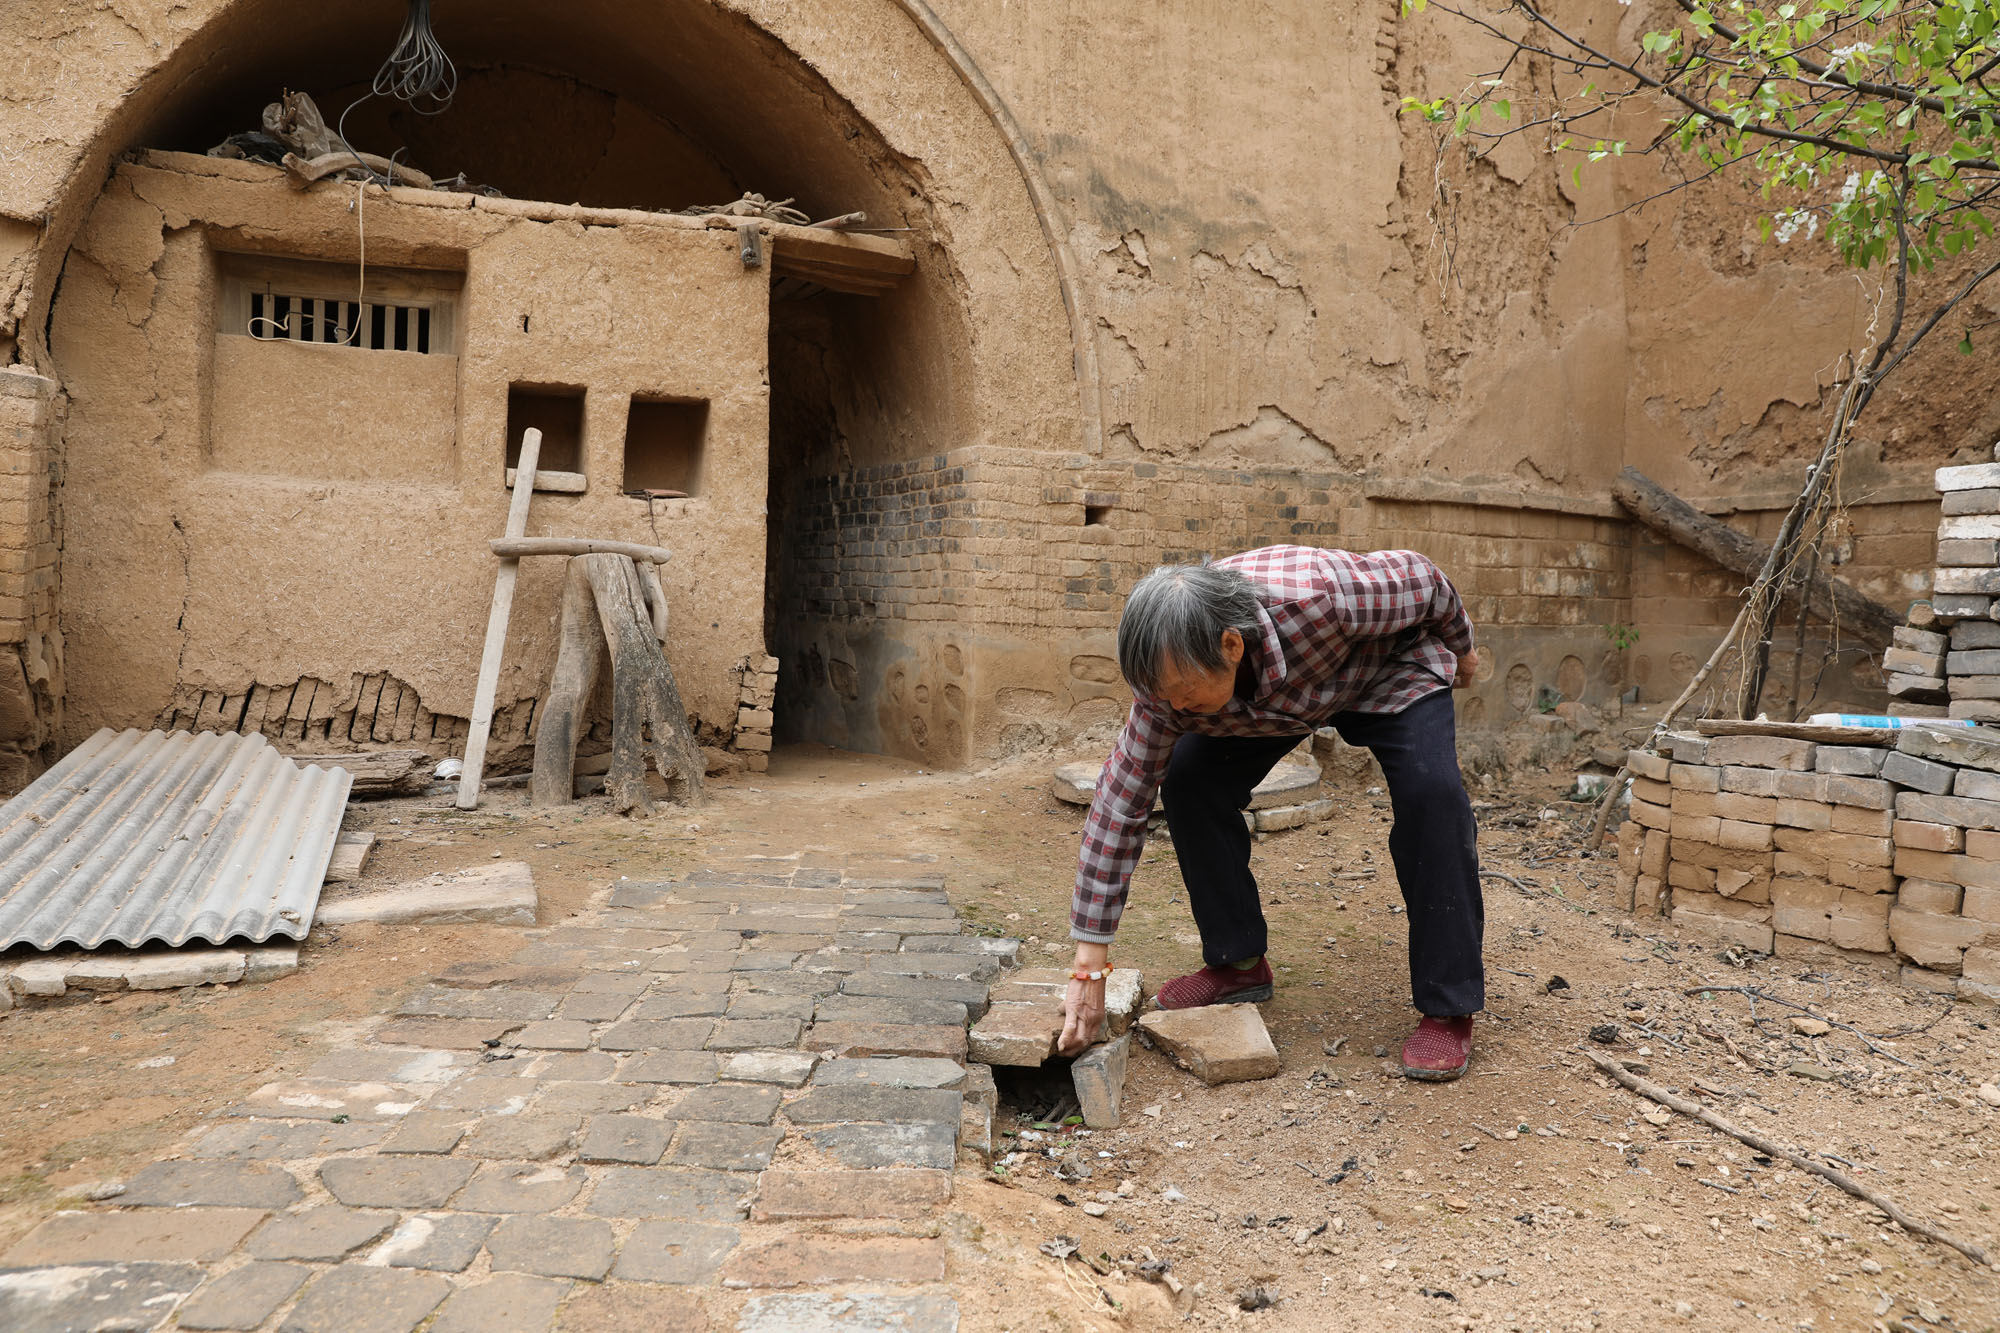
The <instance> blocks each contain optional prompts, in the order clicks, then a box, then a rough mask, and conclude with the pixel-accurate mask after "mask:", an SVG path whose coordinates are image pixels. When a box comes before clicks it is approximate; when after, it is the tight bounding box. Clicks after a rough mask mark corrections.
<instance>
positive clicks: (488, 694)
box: [458, 426, 542, 810]
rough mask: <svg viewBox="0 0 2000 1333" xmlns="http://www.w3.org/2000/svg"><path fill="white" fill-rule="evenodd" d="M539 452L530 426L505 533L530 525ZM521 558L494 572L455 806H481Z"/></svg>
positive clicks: (536, 435)
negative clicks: (483, 774)
mask: <svg viewBox="0 0 2000 1333" xmlns="http://www.w3.org/2000/svg"><path fill="white" fill-rule="evenodd" d="M541 457H542V433H541V432H540V431H539V430H536V429H535V428H534V427H533V426H530V427H528V429H527V430H526V431H525V432H523V433H522V435H521V461H520V463H519V464H518V465H517V466H516V467H515V469H514V498H513V501H512V502H511V503H510V504H509V505H508V506H507V535H508V536H509V537H519V536H521V535H522V534H523V533H525V532H527V530H528V501H530V500H532V499H533V498H534V495H535V464H536V463H538V462H540V461H541ZM520 571H521V562H520V560H519V559H518V558H515V557H513V556H502V557H500V572H499V573H498V574H496V575H494V576H493V609H492V610H491V611H490V612H488V613H487V616H486V646H485V648H484V649H482V650H481V652H480V654H479V688H478V689H477V690H476V691H475V692H474V694H473V696H472V729H471V731H470V733H469V734H468V735H467V736H466V738H465V772H464V773H463V774H461V775H460V776H459V779H458V808H459V809H461V810H472V809H476V808H478V805H479V775H480V772H481V770H483V769H484V768H485V767H486V741H487V738H488V737H489V736H490V735H491V734H492V731H493V696H494V694H495V693H496V692H497V691H498V690H499V688H500V658H501V656H502V655H503V654H504V653H505V652H506V651H507V620H508V618H509V617H510V616H512V615H513V613H514V577H515V575H517V574H519V573H520Z"/></svg>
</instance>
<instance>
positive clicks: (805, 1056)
mask: <svg viewBox="0 0 2000 1333" xmlns="http://www.w3.org/2000/svg"><path fill="white" fill-rule="evenodd" d="M817 1063H819V1057H818V1056H817V1055H815V1054H813V1053H812V1052H811V1051H736V1052H733V1053H732V1054H729V1055H725V1056H723V1057H722V1070H721V1072H722V1077H724V1078H726V1079H731V1080H734V1081H736V1082H739V1083H769V1084H772V1085H774V1086H777V1087H781V1088H796V1087H798V1086H799V1085H800V1084H802V1083H804V1082H805V1081H806V1076H807V1075H809V1074H811V1073H812V1071H813V1066H814V1065H815V1064H817Z"/></svg>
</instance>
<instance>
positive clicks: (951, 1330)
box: [736, 1292, 958, 1333]
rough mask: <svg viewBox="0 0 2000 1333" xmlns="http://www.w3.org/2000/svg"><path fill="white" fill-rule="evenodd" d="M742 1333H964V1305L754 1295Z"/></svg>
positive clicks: (868, 1296)
mask: <svg viewBox="0 0 2000 1333" xmlns="http://www.w3.org/2000/svg"><path fill="white" fill-rule="evenodd" d="M736 1328H737V1333H799V1331H800V1330H804V1329H812V1330H814V1333H958V1303H957V1302H955V1301H953V1300H952V1299H951V1297H949V1296H946V1295H943V1294H940V1293H935V1292H922V1293H918V1294H916V1295H900V1294H881V1293H873V1292H870V1293H858V1294H854V1295H848V1294H844V1293H843V1294H840V1295H830V1294H824V1293H820V1292H786V1293H784V1294H782V1295H772V1296H754V1297H752V1298H751V1299H750V1300H749V1301H748V1302H746V1303H745V1305H744V1307H743V1315H742V1318H741V1319H739V1320H738V1321H737V1324H736Z"/></svg>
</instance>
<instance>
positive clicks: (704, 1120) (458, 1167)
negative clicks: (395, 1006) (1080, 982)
mask: <svg viewBox="0 0 2000 1333" xmlns="http://www.w3.org/2000/svg"><path fill="white" fill-rule="evenodd" d="M735 864H747V865H749V866H750V867H751V868H750V869H748V870H720V869H717V870H706V871H698V872H695V873H692V874H690V875H689V876H687V877H686V878H685V879H681V880H674V881H661V882H652V883H638V882H621V883H620V884H618V885H616V886H615V887H614V888H613V889H612V891H611V892H610V894H609V897H608V901H607V902H606V903H605V905H604V906H603V907H601V908H599V909H597V910H596V911H594V912H593V913H592V914H590V915H589V916H586V917H578V918H575V919H573V920H572V921H571V922H569V923H567V924H564V925H561V926H557V927H554V928H549V929H543V930H538V931H534V932H530V933H529V939H530V941H531V942H530V943H528V944H527V945H526V947H524V948H523V949H521V950H520V951H519V952H518V953H516V954H515V955H514V957H513V958H512V959H510V960H508V961H505V962H499V963H490V964H488V963H481V964H472V965H462V966H460V967H457V968H453V969H451V970H449V971H448V972H447V973H446V974H444V975H443V976H441V977H438V978H434V979H431V980H430V981H429V982H427V983H426V984H424V985H422V986H420V987H419V988H417V989H416V990H415V991H414V993H412V994H411V995H410V996H409V997H408V998H407V999H406V1000H405V1001H404V1003H403V1004H402V1005H401V1007H400V1009H399V1010H398V1012H397V1013H395V1014H393V1015H387V1016H384V1018H383V1019H382V1020H381V1022H380V1023H379V1024H378V1025H377V1026H376V1028H375V1030H374V1032H373V1033H372V1035H371V1036H370V1038H369V1039H368V1040H367V1041H366V1042H365V1043H364V1044H361V1045H357V1046H354V1047H352V1048H349V1049H343V1050H336V1051H333V1052H331V1053H329V1054H328V1055H327V1056H326V1057H325V1058H323V1059H321V1060H320V1061H319V1062H318V1063H317V1064H316V1065H314V1066H313V1067H312V1068H311V1069H309V1070H308V1071H307V1072H306V1074H305V1075H304V1076H303V1077H300V1078H297V1079H291V1080H287V1081H284V1082H280V1083H272V1084H267V1085H266V1086H264V1087H262V1088H259V1089H258V1090H257V1091H255V1092H254V1093H252V1094H251V1095H250V1096H249V1097H248V1098H246V1099H245V1100H244V1101H242V1102H241V1103H239V1104H237V1105H235V1106H231V1107H229V1108H227V1109H225V1110H223V1111H222V1112H220V1113H219V1114H218V1115H217V1116H215V1117H214V1118H213V1119H212V1120H211V1121H210V1122H209V1123H207V1124H206V1125H205V1126H204V1127H203V1128H202V1129H201V1130H199V1131H198V1132H197V1133H196V1134H195V1136H194V1137H193V1138H192V1140H191V1141H190V1142H189V1143H188V1144H186V1145H185V1146H184V1148H183V1149H182V1152H181V1154H180V1156H179V1157H178V1158H177V1159H174V1160H169V1161H162V1162H156V1163H154V1164H153V1165H151V1166H148V1167H146V1168H145V1169H144V1170H142V1171H140V1172H138V1173H137V1174H136V1175H134V1176H133V1177H132V1179H131V1180H130V1181H129V1182H127V1184H126V1188H125V1190H124V1192H123V1193H122V1194H119V1195H117V1196H116V1197H114V1198H111V1199H108V1200H106V1201H105V1202H104V1203H102V1204H100V1205H93V1206H89V1207H87V1208H83V1209H79V1210H77V1211H70V1212H64V1213H60V1214H58V1215H56V1216H54V1217H52V1218H50V1219H48V1220H47V1221H45V1222H44V1223H43V1224H42V1225H41V1226H40V1227H38V1228H37V1229H36V1230H34V1231H33V1232H31V1233H30V1234H29V1235H27V1236H26V1237H25V1238H23V1239H22V1240H21V1241H20V1242H19V1243H18V1244H17V1245H16V1246H15V1247H14V1248H13V1249H12V1250H10V1251H9V1252H8V1253H6V1254H5V1255H0V1269H15V1270H21V1269H31V1270H35V1271H34V1272H32V1273H21V1272H15V1273H12V1274H9V1278H10V1281H9V1282H7V1283H5V1284H0V1326H4V1327H6V1328H7V1329H9V1330H11V1331H12V1333H36V1331H38V1330H44V1329H49V1330H55V1329H72V1328H74V1329H96V1328H118V1329H151V1328H182V1329H279V1330H285V1331H286V1333H408V1331H409V1330H412V1329H416V1328H418V1327H424V1328H427V1329H429V1330H433V1333H454V1331H455V1330H476V1331H477V1333H507V1331H508V1330H515V1329H520V1330H529V1329H532V1330H546V1329H549V1328H552V1327H560V1328H564V1329H571V1328H576V1329H590V1328H602V1329H672V1330H676V1331H678V1330H683V1329H689V1330H695V1329H704V1328H712V1329H717V1330H722V1329H732V1328H733V1329H738V1330H743V1331H744V1333H775V1331H776V1330H781V1329H784V1330H791V1329H799V1330H806V1329H811V1330H821V1329H826V1330H840V1329H849V1330H864V1329H867V1330H877V1329H879V1330H897V1331H898V1333H931V1331H933V1330H951V1329H955V1328H957V1326H958V1307H957V1305H956V1304H955V1302H954V1301H953V1299H952V1295H951V1292H950V1289H949V1287H948V1286H947V1284H946V1281H945V1243H944V1241H943V1240H941V1239H939V1238H938V1236H937V1234H936V1226H935V1224H934V1221H933V1220H932V1219H933V1217H934V1214H935V1213H936V1212H937V1211H938V1210H939V1209H940V1208H941V1206H942V1205H944V1204H945V1203H947V1201H949V1200H950V1198H951V1194H952V1174H951V1173H952V1168H953V1166H954V1163H955V1161H956V1159H957V1154H958V1149H959V1146H960V1143H961V1139H962V1138H963V1139H964V1140H965V1141H966V1143H967V1146H970V1147H975V1148H983V1147H984V1146H985V1145H984V1143H983V1142H982V1138H983V1137H984V1136H989V1135H990V1132H991V1123H992V1110H993V1091H992V1078H991V1075H990V1073H988V1072H987V1071H986V1070H985V1068H984V1067H983V1066H971V1067H969V1068H968V1066H967V1065H966V1064H965V1063H964V1058H965V1050H966V1045H965V1041H966V1038H965V1033H966V1027H967V1024H968V1023H969V1022H971V1021H972V1020H974V1019H976V1018H977V1017H978V1016H979V1015H980V1014H981V1013H982V1012H983V1011H984V1009H985V1007H986V997H987V988H988V983H989V982H991V981H992V980H993V979H994V978H995V977H996V976H997V975H998V974H999V972H1000V970H1001V969H1002V968H1004V967H1011V966H1013V965H1014V962H1015V956H1016V951H1017V950H1018V947H1019V946H1018V942H1016V941H1012V940H995V939H986V938H980V937H976V936H972V935H967V934H962V933H960V928H959V922H958V919H957V915H956V913H955V912H954V911H953V909H952V908H951V906H950V905H949V903H948V902H947V901H946V898H945V894H944V891H943V881H942V879H941V878H940V877H937V876H924V875H912V876H907V877H897V878H885V877H883V876H882V875H881V874H880V873H879V871H878V870H871V871H870V872H869V873H867V874H863V873H861V872H860V871H850V870H847V869H843V868H840V867H832V868H826V867H813V866H810V865H802V864H799V863H797V862H794V861H790V860H761V861H754V862H748V863H735ZM278 984H282V983H278Z"/></svg>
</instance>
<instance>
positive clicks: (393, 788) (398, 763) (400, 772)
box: [285, 750, 432, 796]
mask: <svg viewBox="0 0 2000 1333" xmlns="http://www.w3.org/2000/svg"><path fill="white" fill-rule="evenodd" d="M285 757H286V758H287V759H290V760H291V761H292V762H293V763H295V764H298V765H301V766H304V765H306V764H316V765H318V766H319V767H321V768H344V769H346V770H347V771H348V772H349V773H350V774H352V775H353V777H354V785H353V786H352V787H351V788H349V790H348V794H349V795H350V796H415V795H417V794H418V793H420V792H422V791H423V789H424V788H425V787H426V786H428V785H429V784H430V780H431V763H432V760H431V757H430V755H428V754H426V753H425V752H424V751H422V750H363V751H361V752H359V753H357V754H293V755H287V756H285Z"/></svg>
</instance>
